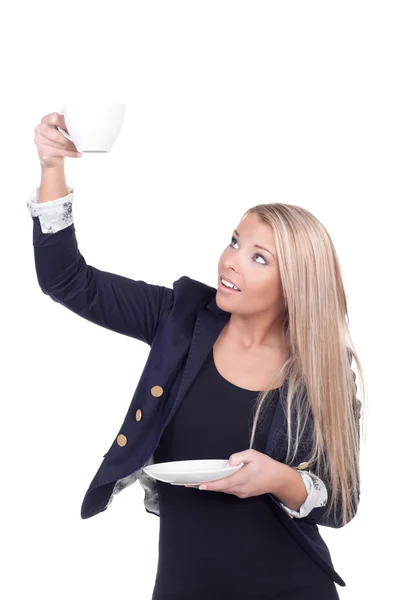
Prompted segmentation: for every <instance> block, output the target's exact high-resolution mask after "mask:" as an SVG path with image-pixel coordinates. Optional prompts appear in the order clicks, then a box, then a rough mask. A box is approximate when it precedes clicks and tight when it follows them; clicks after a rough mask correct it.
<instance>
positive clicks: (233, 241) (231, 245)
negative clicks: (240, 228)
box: [229, 237, 268, 265]
mask: <svg viewBox="0 0 400 600" xmlns="http://www.w3.org/2000/svg"><path fill="white" fill-rule="evenodd" d="M237 243H238V241H237V239H236V238H235V237H232V240H231V243H230V244H229V246H230V247H231V248H233V244H237ZM254 256H261V258H262V259H263V261H264V263H260V262H259V263H258V264H259V265H262V264H264V265H267V264H268V263H267V261H266V260H265V258H264V256H263V255H262V254H260V253H259V252H257V253H256V254H254Z"/></svg>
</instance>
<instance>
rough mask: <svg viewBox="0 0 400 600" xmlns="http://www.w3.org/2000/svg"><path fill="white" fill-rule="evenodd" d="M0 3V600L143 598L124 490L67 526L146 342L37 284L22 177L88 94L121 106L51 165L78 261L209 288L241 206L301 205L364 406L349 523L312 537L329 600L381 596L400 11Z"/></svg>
mask: <svg viewBox="0 0 400 600" xmlns="http://www.w3.org/2000/svg"><path fill="white" fill-rule="evenodd" d="M9 6H12V8H7V9H3V17H2V25H1V27H2V35H1V36H0V39H1V42H0V44H1V48H0V49H1V50H2V74H1V77H2V94H1V100H0V101H1V111H0V126H1V142H2V143H1V146H0V152H1V157H0V158H1V165H2V175H1V184H2V205H3V210H2V219H1V271H2V278H1V281H2V284H1V309H2V315H3V319H2V335H1V341H2V344H1V348H2V369H1V371H2V375H1V418H0V427H1V430H0V444H1V466H2V469H1V484H0V485H1V494H0V497H1V536H0V539H1V546H2V556H3V558H2V562H1V573H2V574H1V578H0V595H1V596H2V597H3V598H7V600H14V599H18V600H19V599H22V598H24V599H25V598H41V600H47V599H49V600H50V599H51V600H54V599H57V600H64V599H65V600H67V599H68V600H70V599H71V598H74V599H75V600H80V599H88V598H96V599H98V600H100V599H103V598H104V599H106V598H110V597H113V598H135V599H139V600H142V599H143V600H147V599H150V598H151V592H152V588H153V584H154V577H155V573H156V566H157V552H158V528H159V520H158V518H157V517H156V516H154V515H150V514H147V513H146V512H145V510H144V507H143V497H144V494H143V490H142V488H141V487H140V485H139V484H138V483H136V484H135V485H134V486H131V487H129V488H127V489H126V490H125V491H123V492H122V493H121V494H119V495H118V496H116V497H115V499H114V502H113V504H112V505H111V506H110V507H109V509H108V510H106V511H105V512H103V513H101V514H99V515H97V516H96V517H94V518H91V519H86V520H82V519H81V518H80V508H81V502H82V500H83V496H84V493H85V492H86V489H87V487H88V486H89V483H90V481H91V480H92V477H93V476H94V474H95V472H96V470H97V468H98V467H99V465H100V463H101V460H102V457H103V454H104V453H105V452H106V451H107V450H108V448H109V447H110V445H111V443H112V440H113V438H114V437H115V435H116V434H117V433H118V431H119V427H120V425H121V424H122V421H123V418H124V416H125V413H126V410H127V408H128V406H129V404H130V401H131V399H132V396H133V393H134V391H135V388H136V384H137V382H138V379H139V377H140V374H141V371H142V369H143V367H144V364H145V361H146V358H147V355H148V350H149V349H148V347H147V346H145V345H144V344H142V343H141V342H138V341H136V340H132V339H130V338H128V337H125V336H122V335H118V334H115V333H112V332H110V331H107V330H105V329H102V328H101V327H96V326H95V325H93V324H91V323H89V322H87V321H85V320H84V319H80V318H79V317H77V316H76V315H75V314H73V313H71V312H69V311H68V310H67V309H65V308H64V307H62V306H61V305H58V304H56V303H54V302H53V301H52V300H51V299H49V298H48V297H46V296H45V295H43V294H42V292H41V290H40V288H39V286H38V283H37V279H36V273H35V269H34V260H33V247H32V220H31V217H30V215H29V213H28V209H27V208H26V199H27V198H28V196H29V195H30V193H31V191H32V190H33V189H34V187H35V186H36V185H38V184H39V182H40V164H39V160H38V157H37V152H36V146H35V144H34V142H33V137H34V127H35V126H36V125H37V124H38V123H39V122H40V120H41V118H42V116H43V115H45V114H48V113H50V112H53V111H57V112H60V110H61V107H62V104H63V103H64V102H65V101H67V100H75V99H85V98H86V97H88V96H89V95H92V96H95V97H97V98H100V99H107V100H108V99H111V100H116V101H120V102H125V103H126V105H127V112H126V118H125V122H124V126H123V130H122V132H121V134H120V137H119V138H118V140H117V142H116V143H115V145H114V147H113V149H112V151H111V153H110V154H106V155H85V156H84V157H83V158H81V159H69V158H68V159H66V173H67V181H68V183H69V184H70V185H72V186H74V188H75V201H74V218H75V226H76V231H77V237H78V242H79V247H80V250H81V252H82V254H83V255H84V257H85V259H86V261H87V262H88V263H89V264H92V265H94V266H96V267H97V268H99V269H103V270H107V271H112V272H115V273H119V274H122V275H125V276H127V277H131V278H134V279H143V280H145V281H147V282H149V283H157V284H160V285H168V286H170V287H171V286H172V283H173V282H174V281H175V280H176V279H178V278H179V277H181V276H182V275H189V276H190V277H192V278H194V279H198V280H201V281H203V282H205V283H207V284H209V285H213V286H215V287H216V285H217V263H218V258H219V256H220V254H221V252H222V251H223V249H224V248H225V247H226V246H227V245H228V244H229V242H230V239H231V234H232V231H233V229H234V228H235V227H236V225H237V224H238V222H239V219H240V217H241V216H242V214H243V213H244V211H245V210H246V209H247V208H248V207H250V206H253V205H255V204H258V203H263V202H284V203H291V204H299V205H300V206H303V207H305V208H307V209H309V210H311V211H312V212H313V213H314V214H315V215H316V216H317V217H318V218H319V219H320V220H321V221H322V222H323V223H324V225H326V227H327V228H328V231H329V232H330V234H331V236H332V238H333V241H334V244H335V247H336V249H337V252H338V255H339V258H340V262H341V265H342V268H343V272H344V276H345V285H346V290H347V293H348V308H349V315H350V327H351V332H352V335H353V338H354V340H355V344H356V348H357V350H358V352H359V354H360V357H361V360H362V364H363V367H364V372H365V375H366V383H367V386H368V397H369V405H370V408H369V414H368V430H367V439H366V442H365V444H364V445H363V452H362V492H361V503H360V507H359V511H358V513H357V516H356V517H355V519H354V520H353V521H352V522H351V523H349V524H348V525H347V526H346V527H345V528H342V529H338V530H333V529H328V528H323V527H321V528H320V532H321V534H322V535H323V537H324V539H325V540H326V542H327V543H328V546H329V548H330V551H331V555H332V559H333V562H334V566H335V568H336V570H337V571H338V572H339V574H340V575H341V576H342V577H343V579H344V580H345V581H346V583H347V586H346V587H345V588H342V587H340V586H338V590H339V593H340V597H341V598H342V599H343V600H349V599H351V600H353V599H355V600H358V599H359V598H378V597H382V598H393V597H394V595H396V590H397V589H398V572H397V561H396V562H395V556H396V554H397V557H398V547H397V546H395V543H397V541H398V536H399V533H400V532H399V519H398V506H399V498H398V496H399V485H398V481H399V480H398V474H397V468H398V460H397V459H398V419H399V388H398V378H397V375H398V371H399V369H398V359H399V351H398V336H399V318H398V307H399V291H398V290H399V285H398V277H399V259H400V255H399V250H398V240H399V221H398V214H399V208H398V203H399V158H400V157H399V141H400V136H399V134H400V131H399V130H400V127H399V105H400V102H399V101H400V97H399V96H400V94H399V56H400V42H399V35H398V32H399V25H400V23H399V15H398V12H397V8H398V3H397V2H385V1H382V0H380V1H379V2H367V1H365V0H364V1H362V2H351V1H349V0H347V1H346V2H338V1H336V2H321V1H318V2H304V1H303V2H298V1H296V2H288V1H282V2H267V1H264V2H261V1H249V0H246V1H242V2H236V1H232V0H230V1H229V2H227V1H226V2H222V1H216V0H212V1H206V0H202V1H201V2H194V1H189V0H187V1H180V2H177V1H164V2H160V1H154V0H153V1H152V2H132V1H130V2H117V1H114V2H112V3H105V2H96V3H94V2H93V3H89V2H86V3H80V5H79V7H78V4H77V3H74V2H68V3H67V2H53V1H52V2H43V1H37V2H35V3H31V4H30V5H28V4H26V5H24V6H23V7H22V6H21V5H19V4H12V5H11V4H9ZM157 383H158V382H157V381H155V382H154V384H157ZM206 493H207V492H206ZM391 548H392V550H391Z"/></svg>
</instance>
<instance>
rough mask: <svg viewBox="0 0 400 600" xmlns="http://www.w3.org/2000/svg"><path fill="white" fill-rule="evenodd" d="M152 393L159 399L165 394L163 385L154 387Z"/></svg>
mask: <svg viewBox="0 0 400 600" xmlns="http://www.w3.org/2000/svg"><path fill="white" fill-rule="evenodd" d="M150 391H151V395H152V396H155V397H156V398H159V397H160V396H162V395H163V393H164V390H163V389H162V387H161V385H154V386H153V387H152V388H151V390H150Z"/></svg>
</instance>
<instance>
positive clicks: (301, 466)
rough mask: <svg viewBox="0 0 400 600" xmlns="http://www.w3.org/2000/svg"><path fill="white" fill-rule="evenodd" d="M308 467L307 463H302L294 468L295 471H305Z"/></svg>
mask: <svg viewBox="0 0 400 600" xmlns="http://www.w3.org/2000/svg"><path fill="white" fill-rule="evenodd" d="M308 465H309V463H308V462H302V463H300V464H299V465H298V466H297V467H296V469H307V467H308Z"/></svg>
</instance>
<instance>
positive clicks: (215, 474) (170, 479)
mask: <svg viewBox="0 0 400 600" xmlns="http://www.w3.org/2000/svg"><path fill="white" fill-rule="evenodd" d="M227 464H228V461H227V460H226V459H224V460H214V459H210V460H175V461H172V462H164V463H157V464H155V465H149V466H147V467H144V468H143V471H144V472H145V473H146V474H147V475H150V477H153V478H154V479H158V481H163V482H164V483H171V484H172V485H200V484H201V483H204V482H205V481H216V480H217V479H223V478H224V477H229V475H233V473H236V471H238V470H239V469H241V468H242V467H243V465H244V463H240V464H239V465H237V466H235V467H226V466H225V465H227Z"/></svg>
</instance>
